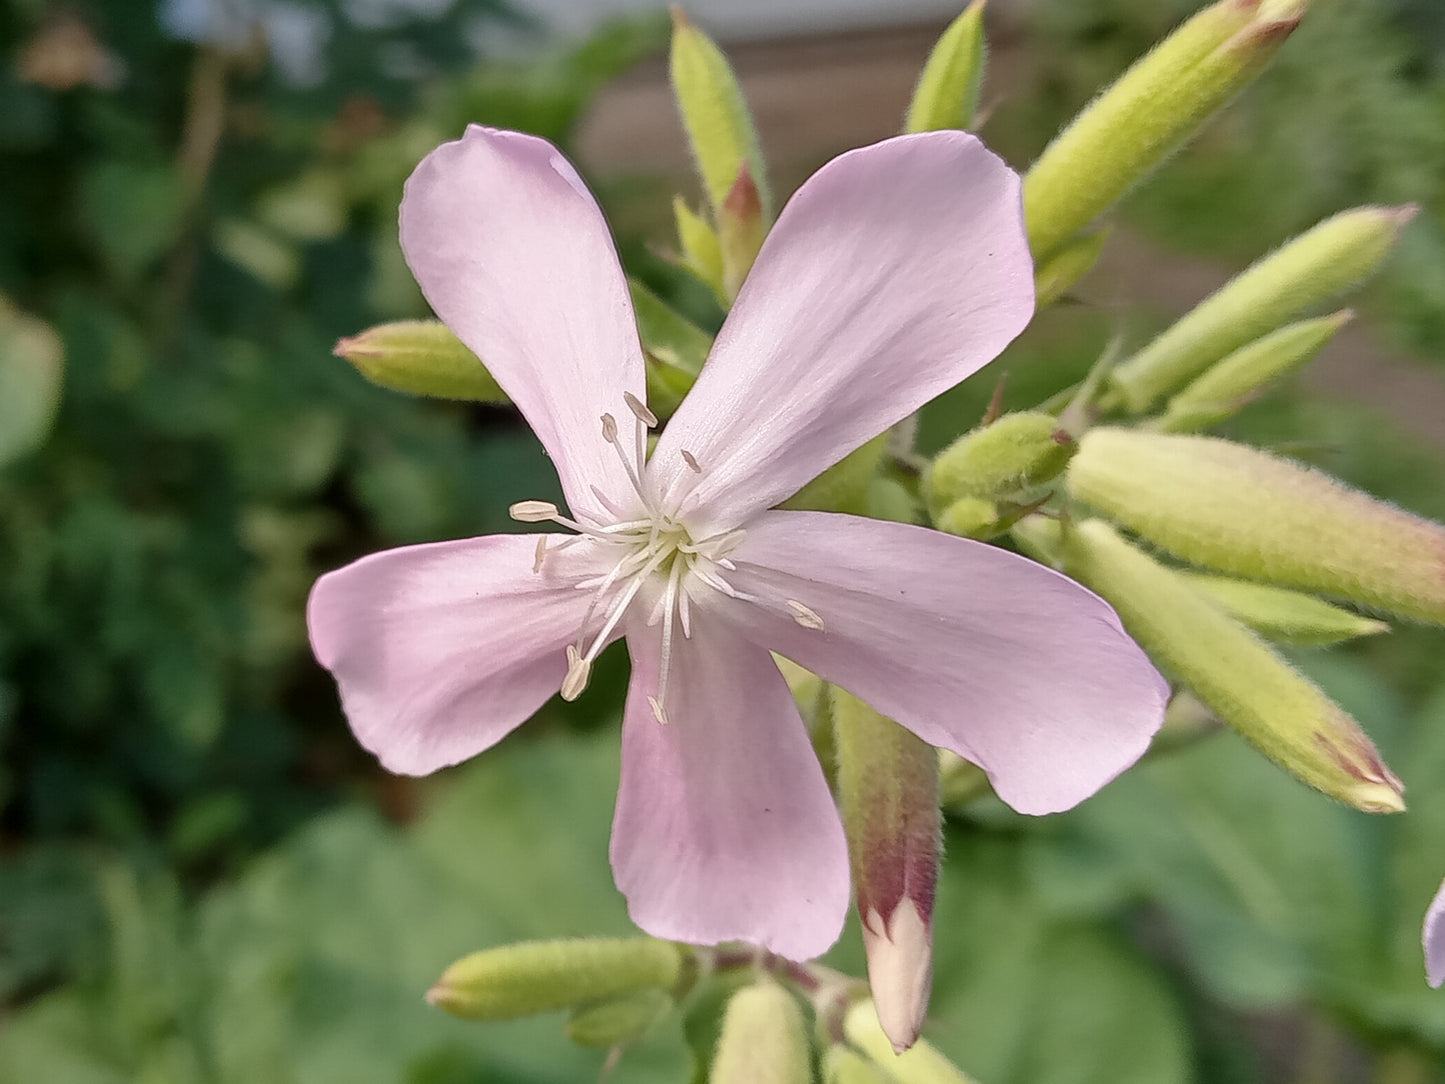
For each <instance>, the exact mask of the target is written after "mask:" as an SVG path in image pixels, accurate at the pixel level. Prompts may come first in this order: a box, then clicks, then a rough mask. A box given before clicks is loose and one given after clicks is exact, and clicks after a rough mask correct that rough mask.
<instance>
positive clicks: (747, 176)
mask: <svg viewBox="0 0 1445 1084" xmlns="http://www.w3.org/2000/svg"><path fill="white" fill-rule="evenodd" d="M767 233H768V227H767V224H766V223H765V222H764V221H763V205H762V204H761V203H760V202H759V201H758V187H757V185H756V184H754V183H753V176H752V172H751V168H750V167H749V165H748V163H747V162H743V163H742V164H740V165H739V166H738V176H737V180H736V181H734V182H733V186H732V188H730V189H728V194H727V198H726V199H725V200H723V205H722V209H721V210H720V211H718V216H717V235H718V243H719V245H720V247H721V250H722V264H723V297H724V298H725V299H726V301H727V303H728V304H729V305H731V304H732V303H733V300H734V299H735V298H736V297H737V296H738V291H739V290H741V289H742V287H743V280H744V279H746V278H747V277H748V272H749V271H751V270H752V269H753V261H754V260H756V259H757V258H758V250H759V249H761V248H762V247H763V238H765V237H766V236H767Z"/></svg>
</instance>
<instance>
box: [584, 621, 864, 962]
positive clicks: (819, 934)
mask: <svg viewBox="0 0 1445 1084" xmlns="http://www.w3.org/2000/svg"><path fill="white" fill-rule="evenodd" d="M678 639H679V642H678V643H675V644H674V652H673V657H672V669H671V679H670V682H669V687H668V693H667V715H668V719H669V721H668V723H667V724H666V725H664V724H662V723H659V722H658V721H657V719H656V717H655V716H654V715H653V712H652V709H651V708H650V706H649V705H648V702H647V697H649V696H651V695H654V693H655V692H656V688H657V673H658V657H659V646H658V645H659V634H658V629H657V628H651V629H637V628H634V629H632V630H630V631H629V633H628V648H629V650H630V651H631V653H632V666H633V671H632V683H631V686H630V688H629V690H628V694H627V714H626V717H625V719H624V722H623V730H622V783H621V788H620V790H619V792H618V795H617V814H616V817H615V818H614V820H613V823H612V868H613V871H614V873H615V874H616V877H617V887H618V888H620V889H621V890H622V892H623V894H624V895H626V897H627V902H628V910H629V912H630V914H631V915H632V920H633V921H634V922H636V923H637V925H638V926H640V927H641V928H642V929H644V930H646V931H647V932H648V933H650V934H653V935H654V936H657V937H666V938H669V939H671V940H675V941H688V942H692V943H695V944H715V943H717V942H719V941H734V940H736V941H748V942H751V943H753V944H757V945H763V946H766V947H767V948H769V949H771V950H772V951H773V952H776V953H778V954H780V955H782V956H786V957H788V958H790V959H797V960H804V959H811V958H812V957H814V956H818V955H820V954H822V953H823V952H824V951H826V950H827V948H828V947H829V946H830V945H832V944H833V942H834V941H835V940H836V939H837V937H838V933H839V931H840V930H841V929H842V927H843V918H844V915H845V914H846V913H847V910H848V849H847V845H846V843H845V842H844V839H843V828H842V825H841V823H840V821H839V819H838V812H837V809H836V808H835V807H834V805H833V798H832V795H831V794H830V793H829V791H828V785H827V783H826V782H825V781H824V779H823V773H822V769H821V768H820V767H819V766H818V759H817V757H816V756H815V755H814V753H813V749H812V746H811V745H810V744H809V742H808V737H807V732H806V730H805V729H804V727H803V721H802V719H801V718H799V715H798V709H797V706H796V705H795V704H794V702H793V697H792V694H791V693H790V692H789V691H788V686H787V683H786V682H785V681H784V680H783V678H782V675H780V674H779V673H778V668H777V666H776V665H775V664H774V663H773V661H772V659H771V658H770V657H769V656H768V653H767V652H766V651H764V650H762V649H761V648H758V647H755V646H753V645H752V644H750V643H748V642H747V641H745V640H743V639H741V638H739V637H737V636H735V635H734V634H733V633H732V632H730V631H729V630H728V629H727V628H726V627H725V626H723V625H721V624H720V623H717V622H709V621H706V620H695V621H694V622H693V624H692V638H691V639H690V640H683V639H682V638H681V637H679V638H678Z"/></svg>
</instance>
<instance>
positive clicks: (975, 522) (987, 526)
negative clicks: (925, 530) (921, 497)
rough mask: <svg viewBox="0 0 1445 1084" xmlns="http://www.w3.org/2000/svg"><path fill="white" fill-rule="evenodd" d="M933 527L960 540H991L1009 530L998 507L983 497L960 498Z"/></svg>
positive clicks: (937, 517) (938, 516)
mask: <svg viewBox="0 0 1445 1084" xmlns="http://www.w3.org/2000/svg"><path fill="white" fill-rule="evenodd" d="M933 525H934V526H935V527H937V528H938V529H939V530H940V531H943V532H944V533H945V534H954V535H958V537H959V538H976V539H979V540H980V541H983V540H986V539H990V538H993V537H995V536H996V535H998V534H1000V533H1002V532H1003V531H1005V530H1007V527H1006V526H1005V525H1004V523H1003V521H1002V519H1001V518H1000V517H999V512H998V505H996V504H994V502H993V501H986V500H984V499H983V498H982V497H960V498H958V500H956V501H954V502H953V503H952V504H950V505H949V506H948V507H947V508H945V509H943V511H941V512H939V513H938V515H936V516H934V517H933Z"/></svg>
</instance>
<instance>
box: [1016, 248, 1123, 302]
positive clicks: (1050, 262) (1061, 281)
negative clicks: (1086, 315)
mask: <svg viewBox="0 0 1445 1084" xmlns="http://www.w3.org/2000/svg"><path fill="white" fill-rule="evenodd" d="M1109 233H1110V231H1109V229H1107V228H1105V229H1099V230H1095V231H1094V232H1093V233H1084V234H1080V235H1079V236H1077V237H1073V238H1071V239H1069V240H1068V241H1065V242H1064V243H1063V244H1062V245H1060V246H1059V247H1058V248H1057V249H1055V250H1054V254H1053V255H1052V256H1050V257H1049V258H1048V259H1047V260H1045V261H1044V262H1043V263H1041V264H1040V265H1039V266H1038V269H1037V270H1036V271H1035V272H1034V308H1035V309H1042V308H1043V307H1044V306H1045V305H1051V304H1053V303H1054V302H1055V301H1057V300H1058V299H1059V298H1061V297H1062V296H1063V295H1064V294H1065V293H1067V292H1068V291H1069V290H1071V289H1072V288H1073V286H1074V284H1075V283H1077V282H1078V281H1079V280H1080V279H1081V278H1083V277H1084V276H1085V275H1087V274H1088V273H1089V272H1090V271H1091V270H1093V267H1094V264H1096V263H1098V261H1099V255H1100V253H1102V252H1103V251H1104V243H1105V242H1106V241H1108V240H1109Z"/></svg>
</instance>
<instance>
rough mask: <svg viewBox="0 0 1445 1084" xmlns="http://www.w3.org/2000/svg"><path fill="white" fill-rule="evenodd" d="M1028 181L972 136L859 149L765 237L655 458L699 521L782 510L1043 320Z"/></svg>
mask: <svg viewBox="0 0 1445 1084" xmlns="http://www.w3.org/2000/svg"><path fill="white" fill-rule="evenodd" d="M1033 308H1034V286H1033V264H1032V262H1031V260H1030V257H1029V250H1028V242H1027V240H1026V238H1025V234H1024V225H1023V205H1022V200H1021V196H1020V187H1019V178H1018V175H1017V174H1016V173H1014V172H1013V171H1012V170H1011V169H1009V168H1008V166H1006V165H1005V164H1004V163H1003V161H1002V160H1001V159H999V158H998V157H997V156H996V155H994V154H993V153H992V152H991V151H989V150H988V149H987V148H985V147H984V145H983V144H982V143H980V142H979V141H978V140H977V139H976V138H975V137H973V136H971V135H968V134H967V133H965V132H928V133H924V134H922V135H909V136H899V137H898V138H895V139H889V140H885V141H884V142H882V143H878V144H875V145H874V146H871V147H864V148H863V149H861V150H855V151H849V152H848V153H847V154H844V155H841V156H839V157H838V158H835V159H834V160H833V161H831V162H829V163H828V164H827V165H826V166H824V167H823V168H822V169H820V170H819V171H818V172H817V173H816V174H814V175H813V177H812V178H811V179H810V180H809V181H808V182H807V183H806V184H804V185H803V187H802V188H800V189H798V191H797V193H796V194H795V195H794V196H793V198H792V199H791V200H790V201H789V202H788V205H787V206H786V207H785V208H784V209H783V213H782V214H781V215H780V216H779V218H778V221H777V225H775V226H774V227H773V229H772V232H771V233H769V235H768V239H767V241H766V243H765V244H764V245H763V249H762V252H760V253H759V254H758V259H757V262H756V263H755V264H754V265H753V269H752V271H751V273H750V274H749V275H748V278H747V281H746V282H745V283H744V284H743V288H742V292H741V293H740V294H739V295H738V299H737V303H736V304H735V305H734V306H733V310H732V312H731V314H730V315H729V316H728V319H727V322H726V323H725V324H724V325H723V328H722V331H721V332H720V333H719V335H718V338H717V343H716V345H715V346H714V347H713V351H712V356H711V357H710V358H709V359H708V362H707V364H706V365H705V366H704V367H703V370H702V374H701V376H699V378H698V381H697V384H696V385H695V386H694V388H693V390H692V391H691V392H690V393H689V395H688V397H687V399H686V400H685V401H684V402H683V404H682V406H681V407H680V408H679V409H678V411H677V413H676V414H675V415H674V416H673V418H672V421H670V422H669V423H668V426H667V429H666V430H665V431H664V432H663V434H662V438H661V441H660V442H659V444H658V447H657V453H656V454H655V455H654V456H653V464H654V466H653V470H654V472H656V473H655V477H656V479H657V482H658V483H659V485H660V488H662V489H663V490H664V491H665V490H666V487H667V486H668V485H669V484H670V483H672V482H675V481H676V480H677V479H678V478H681V477H682V476H683V472H684V471H686V470H687V469H688V468H687V467H686V466H685V463H684V460H683V458H682V454H681V453H682V452H683V451H684V450H686V451H688V452H690V453H691V454H692V456H693V458H694V459H695V460H696V461H697V462H698V463H699V464H700V465H701V467H702V477H701V479H700V480H698V481H697V484H696V486H695V487H694V488H693V490H692V496H691V497H690V498H689V502H690V503H689V507H690V508H695V509H698V510H699V513H698V514H699V521H700V526H702V527H703V529H704V530H708V529H714V528H727V527H734V526H737V525H738V524H740V523H741V522H742V520H743V519H745V518H746V516H747V514H748V513H750V512H753V511H756V510H760V509H763V508H768V507H770V506H772V505H774V504H777V503H778V502H779V501H780V500H782V499H784V498H786V497H788V496H790V495H791V494H793V493H794V492H796V491H797V490H798V489H799V488H801V487H802V486H803V484H804V483H806V482H807V481H809V480H810V479H812V478H814V477H816V476H817V475H818V474H820V473H821V472H822V471H823V470H824V469H825V468H827V467H829V466H831V465H832V464H833V463H836V462H837V461H838V460H839V459H841V458H843V456H845V455H846V454H847V453H849V452H851V451H852V450H853V449H854V448H856V447H858V446H859V445H860V444H862V443H863V442H864V441H866V440H869V439H870V438H872V437H874V436H876V435H877V434H879V433H881V432H882V431H883V430H884V429H886V428H888V426H890V425H892V424H893V423H894V422H897V421H899V420H900V419H902V418H904V417H906V416H907V415H909V414H911V413H912V412H913V411H915V410H917V409H918V408H919V407H920V406H922V405H923V404H924V403H926V402H927V401H928V400H930V399H932V398H933V397H934V396H935V395H938V394H939V393H940V392H942V391H944V390H946V389H948V388H951V387H952V386H953V385H955V384H957V383H958V382H959V381H961V380H962V379H963V378H964V377H966V376H968V375H969V374H971V373H973V372H974V371H976V370H977V369H979V368H981V367H982V366H984V365H986V364H987V363H988V362H989V361H991V360H993V358H994V357H996V356H997V355H998V353H999V351H1001V350H1002V349H1003V348H1004V347H1005V346H1006V345H1008V343H1009V342H1010V341H1011V340H1012V339H1013V338H1014V336H1016V335H1017V334H1018V333H1019V332H1020V331H1022V330H1023V328H1024V326H1025V325H1026V324H1027V323H1028V322H1029V318H1030V316H1032V314H1033Z"/></svg>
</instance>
